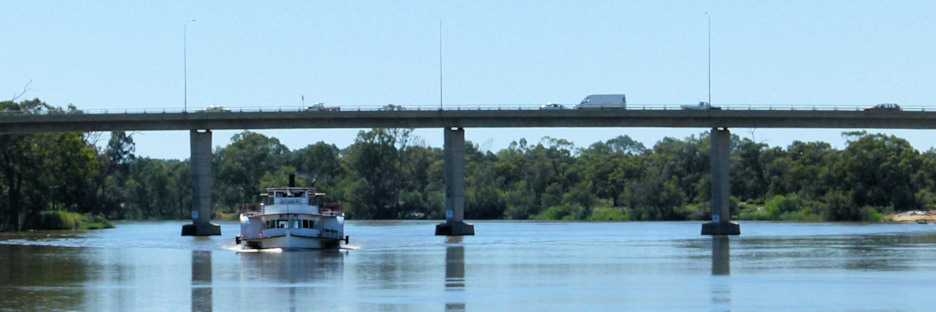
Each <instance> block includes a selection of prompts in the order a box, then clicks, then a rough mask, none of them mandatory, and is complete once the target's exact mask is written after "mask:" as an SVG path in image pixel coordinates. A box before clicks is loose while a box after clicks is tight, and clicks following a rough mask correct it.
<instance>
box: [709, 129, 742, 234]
mask: <svg viewBox="0 0 936 312" xmlns="http://www.w3.org/2000/svg"><path fill="white" fill-rule="evenodd" d="M709 138H710V139H711V140H712V149H711V153H712V156H711V157H712V222H711V223H705V224H702V235H740V234H741V226H740V225H738V224H737V223H734V222H731V210H730V209H729V199H728V195H729V192H730V188H729V186H728V179H729V174H728V169H729V168H730V167H731V159H730V158H729V154H730V153H729V152H730V149H731V144H730V143H731V132H728V128H722V129H719V128H712V134H711V135H710V136H709Z"/></svg>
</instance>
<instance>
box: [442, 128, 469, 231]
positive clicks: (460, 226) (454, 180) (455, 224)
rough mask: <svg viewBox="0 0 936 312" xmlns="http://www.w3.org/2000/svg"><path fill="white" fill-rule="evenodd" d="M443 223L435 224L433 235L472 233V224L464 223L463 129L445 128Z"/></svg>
mask: <svg viewBox="0 0 936 312" xmlns="http://www.w3.org/2000/svg"><path fill="white" fill-rule="evenodd" d="M444 148H445V223H439V224H437V225H436V230H435V235H446V236H461V235H474V225H472V224H468V223H465V221H464V219H465V129H462V128H448V127H446V128H445V147H444Z"/></svg>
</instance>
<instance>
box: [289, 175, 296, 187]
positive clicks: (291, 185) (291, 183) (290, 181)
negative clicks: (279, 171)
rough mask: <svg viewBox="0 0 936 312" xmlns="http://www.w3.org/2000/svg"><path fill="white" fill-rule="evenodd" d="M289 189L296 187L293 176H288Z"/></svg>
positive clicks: (294, 176)
mask: <svg viewBox="0 0 936 312" xmlns="http://www.w3.org/2000/svg"><path fill="white" fill-rule="evenodd" d="M289 187H296V175H295V174H290V175H289Z"/></svg>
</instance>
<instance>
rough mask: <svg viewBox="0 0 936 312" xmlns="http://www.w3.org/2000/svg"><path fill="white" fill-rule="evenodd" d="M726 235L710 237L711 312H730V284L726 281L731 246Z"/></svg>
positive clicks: (729, 267)
mask: <svg viewBox="0 0 936 312" xmlns="http://www.w3.org/2000/svg"><path fill="white" fill-rule="evenodd" d="M729 242H730V241H729V238H728V236H726V235H714V236H712V276H725V278H713V279H712V285H711V291H712V299H711V300H712V307H713V311H730V310H731V309H730V304H731V284H730V283H729V282H730V281H729V280H728V279H726V277H727V276H728V275H731V244H730V243H729Z"/></svg>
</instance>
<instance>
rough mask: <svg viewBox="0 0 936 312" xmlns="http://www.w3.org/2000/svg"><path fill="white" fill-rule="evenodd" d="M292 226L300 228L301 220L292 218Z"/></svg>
mask: <svg viewBox="0 0 936 312" xmlns="http://www.w3.org/2000/svg"><path fill="white" fill-rule="evenodd" d="M291 228H294V229H297V228H299V220H292V226H291Z"/></svg>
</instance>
